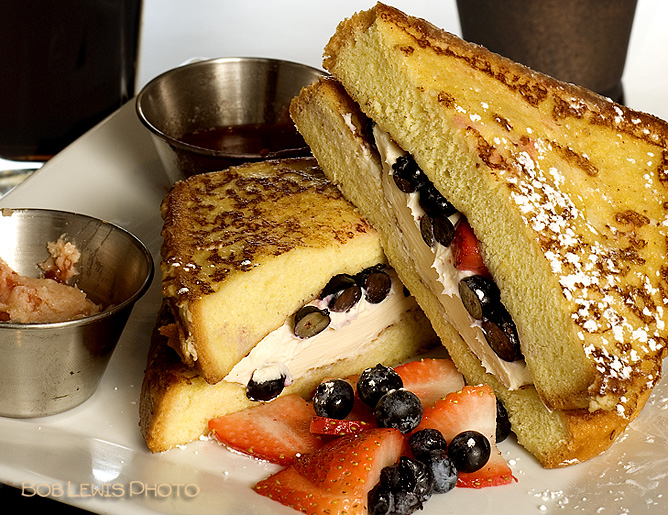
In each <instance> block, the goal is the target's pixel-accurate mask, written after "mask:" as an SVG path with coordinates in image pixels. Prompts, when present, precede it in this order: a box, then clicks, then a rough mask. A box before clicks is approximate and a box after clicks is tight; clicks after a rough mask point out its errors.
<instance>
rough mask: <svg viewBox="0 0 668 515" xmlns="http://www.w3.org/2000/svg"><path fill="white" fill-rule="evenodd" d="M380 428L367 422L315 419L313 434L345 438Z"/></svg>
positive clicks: (312, 427)
mask: <svg viewBox="0 0 668 515" xmlns="http://www.w3.org/2000/svg"><path fill="white" fill-rule="evenodd" d="M374 427H378V426H377V425H376V424H373V423H371V422H367V421H365V420H340V419H336V418H329V417H313V419H312V420H311V433H314V434H318V435H331V436H343V435H347V434H355V433H359V432H360V431H365V430H367V429H372V428H374Z"/></svg>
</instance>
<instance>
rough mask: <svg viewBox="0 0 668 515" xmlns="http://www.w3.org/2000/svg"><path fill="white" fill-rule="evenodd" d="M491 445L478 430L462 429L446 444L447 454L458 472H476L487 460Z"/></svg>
mask: <svg viewBox="0 0 668 515" xmlns="http://www.w3.org/2000/svg"><path fill="white" fill-rule="evenodd" d="M491 451H492V445H491V443H490V442H489V440H488V439H487V437H486V436H485V435H483V434H481V433H478V431H463V432H461V433H459V434H458V435H457V436H455V437H454V438H453V439H452V440H451V441H450V443H449V444H448V456H449V457H450V459H451V460H452V462H453V463H454V465H455V467H457V470H458V471H459V472H476V471H478V470H480V469H481V468H483V467H484V466H485V465H486V464H487V462H488V461H489V456H490V453H491Z"/></svg>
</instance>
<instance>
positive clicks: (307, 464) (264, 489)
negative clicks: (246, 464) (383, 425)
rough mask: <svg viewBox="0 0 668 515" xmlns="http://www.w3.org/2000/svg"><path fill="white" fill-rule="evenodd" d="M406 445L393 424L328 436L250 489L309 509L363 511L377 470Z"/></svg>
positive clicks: (299, 508)
mask: <svg viewBox="0 0 668 515" xmlns="http://www.w3.org/2000/svg"><path fill="white" fill-rule="evenodd" d="M404 446H405V439H404V437H403V435H402V434H401V433H400V432H399V431H398V430H397V429H379V428H377V429H370V430H368V431H363V432H362V433H360V434H357V435H346V436H342V437H340V438H337V439H336V440H333V441H331V442H329V443H328V444H326V445H325V446H323V447H322V448H320V449H318V450H316V451H314V452H313V453H311V454H307V455H303V456H300V457H299V458H297V459H296V460H295V462H294V463H293V464H292V465H291V466H289V467H288V468H285V469H283V470H281V471H280V472H278V473H276V474H274V475H273V476H271V477H269V478H267V479H264V480H262V481H260V482H259V483H257V484H256V485H255V487H254V489H255V491H256V492H257V493H259V494H260V495H264V496H266V497H269V498H271V499H274V500H275V501H278V502H279V503H281V504H284V505H286V506H290V507H291V508H293V509H295V510H297V511H302V512H304V513H312V514H330V515H332V514H339V515H343V514H348V515H356V514H359V515H363V514H366V513H367V506H366V505H367V494H368V492H369V490H371V488H373V487H374V486H375V485H376V483H378V480H379V479H380V471H381V470H382V469H383V468H384V467H386V466H388V465H391V464H393V463H395V462H396V461H397V460H398V459H399V456H400V455H401V453H402V451H403V449H404Z"/></svg>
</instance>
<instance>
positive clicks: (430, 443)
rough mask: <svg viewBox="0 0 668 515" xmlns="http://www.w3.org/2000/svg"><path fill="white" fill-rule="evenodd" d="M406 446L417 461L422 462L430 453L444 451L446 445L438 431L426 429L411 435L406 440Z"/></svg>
mask: <svg viewBox="0 0 668 515" xmlns="http://www.w3.org/2000/svg"><path fill="white" fill-rule="evenodd" d="M408 445H409V447H410V449H411V452H412V453H413V456H415V457H416V458H417V459H419V460H424V459H425V458H427V457H428V456H429V453H430V452H431V451H435V450H437V449H441V450H446V449H447V448H448V444H447V442H446V441H445V438H443V435H442V434H441V432H440V431H439V430H438V429H432V428H426V429H421V430H420V431H417V432H415V433H413V434H412V435H411V436H410V438H409V439H408Z"/></svg>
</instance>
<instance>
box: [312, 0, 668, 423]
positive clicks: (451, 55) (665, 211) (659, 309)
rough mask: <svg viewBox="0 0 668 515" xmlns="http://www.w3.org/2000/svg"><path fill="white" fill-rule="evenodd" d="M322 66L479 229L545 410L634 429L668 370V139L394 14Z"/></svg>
mask: <svg viewBox="0 0 668 515" xmlns="http://www.w3.org/2000/svg"><path fill="white" fill-rule="evenodd" d="M324 66H325V68H326V69H327V70H328V71H329V72H330V73H331V74H332V75H333V76H334V77H335V78H336V79H337V80H339V81H340V82H341V83H342V84H343V86H344V88H345V89H346V91H347V93H348V94H349V95H350V97H351V98H352V99H353V100H354V101H355V102H356V103H357V104H358V105H359V106H360V108H361V110H362V111H363V112H364V113H365V114H366V115H367V116H368V117H369V118H371V119H372V120H373V121H374V122H375V123H376V124H377V125H378V126H379V127H380V128H381V129H382V130H383V131H384V132H385V133H387V134H389V136H390V138H391V139H392V140H393V141H394V142H396V144H398V146H399V147H400V148H401V149H403V150H405V151H407V152H409V153H410V154H411V155H412V156H413V157H414V159H415V161H416V162H417V164H418V165H419V166H420V168H421V169H422V171H423V172H424V173H425V174H426V175H427V176H428V178H429V179H430V180H431V182H432V183H433V184H434V185H435V186H436V188H437V189H438V190H439V191H440V192H441V193H442V194H443V195H444V196H445V197H446V198H447V199H448V200H449V201H450V202H451V203H452V204H453V205H454V206H455V207H456V208H457V210H458V211H459V212H461V213H463V214H464V215H465V216H466V217H467V219H468V221H469V223H470V225H471V227H472V228H473V231H474V232H475V234H476V236H477V238H478V240H479V242H480V246H481V252H482V255H483V257H484V260H485V263H486V265H487V267H488V269H489V271H490V272H491V274H492V276H493V278H494V280H495V281H496V283H497V284H498V286H499V288H500V290H501V297H502V301H503V303H504V305H505V306H506V307H507V309H508V311H509V312H510V314H511V315H512V318H513V320H514V321H515V323H516V325H517V329H518V332H519V336H520V340H521V348H522V352H523V354H524V357H525V359H526V365H527V367H528V369H529V371H530V373H531V375H532V377H533V383H534V385H535V387H536V389H537V391H538V393H539V395H540V397H541V399H542V400H543V402H544V403H545V404H546V405H547V406H548V408H550V409H578V408H583V407H584V408H588V409H590V410H592V411H596V410H599V409H601V410H606V411H619V412H620V413H625V414H626V415H627V416H630V415H631V414H633V413H634V412H635V411H636V409H637V406H638V405H641V404H642V400H643V398H644V397H645V395H646V392H647V390H648V389H651V388H652V387H653V385H654V384H656V382H657V380H658V379H659V376H660V373H661V361H662V359H663V357H664V356H665V354H666V336H667V332H666V331H667V330H666V319H667V316H668V314H667V313H666V310H665V306H666V302H667V300H666V299H667V298H668V297H667V296H666V293H667V292H668V282H667V280H666V278H667V277H668V274H667V272H668V267H667V266H666V264H665V256H666V251H667V249H666V245H667V240H666V236H667V233H668V217H667V215H668V203H666V198H667V193H668V187H667V184H668V181H667V177H668V175H667V172H668V150H667V146H668V125H667V124H666V123H665V122H663V121H661V120H659V119H657V118H655V117H652V116H650V115H647V114H643V113H639V112H635V111H633V110H631V109H627V108H625V107H623V106H620V105H617V104H615V103H613V102H612V101H610V100H609V99H606V98H603V97H600V96H598V95H596V94H594V93H591V92H589V91H586V90H584V89H582V88H579V87H576V86H573V85H569V84H564V83H561V82H558V81H556V80H554V79H552V78H550V77H547V76H545V75H542V74H539V73H536V72H533V71H531V70H529V69H528V68H526V67H523V66H521V65H519V64H517V63H514V62H512V61H510V60H508V59H505V58H502V57H500V56H498V55H496V54H493V53H491V52H489V51H487V50H486V49H484V48H482V47H479V46H477V45H473V44H469V43H466V42H464V41H462V40H461V39H459V38H457V37H456V36H453V35H452V34H449V33H447V32H445V31H443V30H440V29H438V28H436V27H435V26H433V25H431V24H430V23H428V22H426V21H424V20H421V19H417V18H413V17H409V16H406V15H405V14H403V13H401V12H400V11H398V10H396V9H393V8H391V7H388V6H385V5H382V4H378V5H377V6H376V7H375V8H373V9H371V10H368V11H364V12H360V13H357V14H355V15H354V16H352V17H351V18H350V19H348V20H345V21H344V22H342V23H341V24H340V25H339V27H338V29H337V31H336V34H335V35H334V36H333V37H332V39H331V40H330V42H329V43H328V45H327V46H326V48H325V59H324Z"/></svg>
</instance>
